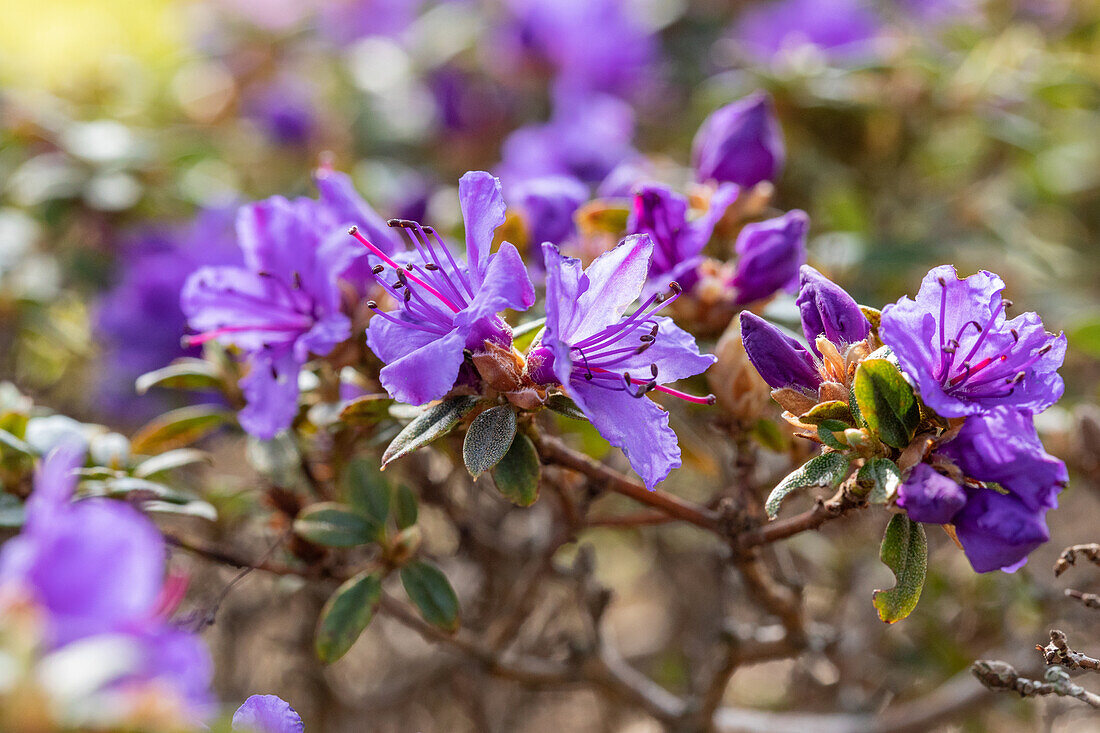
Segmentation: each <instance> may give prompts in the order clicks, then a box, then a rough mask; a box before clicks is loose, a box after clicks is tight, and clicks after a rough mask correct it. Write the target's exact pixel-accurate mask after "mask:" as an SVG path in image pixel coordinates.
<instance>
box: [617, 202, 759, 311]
mask: <svg viewBox="0 0 1100 733" xmlns="http://www.w3.org/2000/svg"><path fill="white" fill-rule="evenodd" d="M739 192H740V189H739V188H738V187H737V186H735V185H733V184H732V183H728V184H724V185H722V186H720V187H719V188H718V190H717V191H716V192H715V193H714V195H713V196H712V197H711V200H710V207H709V208H708V209H707V211H706V213H704V214H703V215H701V216H698V217H696V218H693V219H691V220H689V219H688V200H687V199H686V198H684V197H683V196H680V195H679V194H676V193H673V192H672V191H671V190H670V189H669V188H667V187H665V186H657V185H647V186H642V187H641V188H640V189H638V191H637V192H636V193H635V195H634V206H633V207H632V208H631V211H630V218H629V220H628V221H627V225H626V231H627V233H628V234H648V235H649V237H650V239H652V240H653V245H654V246H653V259H652V260H651V261H650V265H649V279H650V287H651V288H655V289H656V290H664V289H665V288H666V287H668V283H669V282H670V281H672V280H675V281H676V282H678V283H679V284H680V285H681V286H682V287H683V288H685V289H686V290H691V289H692V288H693V287H695V283H696V282H698V280H699V275H698V273H697V268H698V266H699V263H700V262H702V253H703V248H704V247H706V245H707V242H708V241H710V236H711V234H713V233H714V227H715V225H717V224H718V222H719V221H720V220H721V219H722V215H723V214H725V213H726V209H727V208H729V205H730V204H732V203H733V202H734V201H735V200H736V199H737V196H738V194H739Z"/></svg>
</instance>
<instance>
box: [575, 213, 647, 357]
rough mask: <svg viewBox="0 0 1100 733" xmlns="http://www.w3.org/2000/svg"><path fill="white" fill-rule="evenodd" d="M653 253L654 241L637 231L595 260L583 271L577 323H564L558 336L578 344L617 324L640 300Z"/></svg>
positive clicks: (577, 308)
mask: <svg viewBox="0 0 1100 733" xmlns="http://www.w3.org/2000/svg"><path fill="white" fill-rule="evenodd" d="M652 254H653V240H651V239H650V238H649V237H648V236H646V235H645V234H635V235H631V236H629V237H626V238H625V239H623V241H622V242H620V243H619V244H618V245H616V246H615V247H614V249H611V250H609V251H607V252H604V253H603V254H602V255H600V256H599V257H597V258H596V259H595V260H593V262H592V264H590V265H589V266H588V267H586V268H585V270H584V277H583V278H582V280H581V292H580V297H579V298H577V307H576V311H575V314H576V317H575V318H574V322H572V323H570V324H568V326H564V327H563V331H564V333H562V334H559V337H561V338H564V339H567V340H569V341H570V342H572V343H576V342H577V341H580V340H581V339H584V338H587V337H588V336H591V335H592V334H594V333H596V332H597V331H599V330H600V329H602V328H605V327H606V326H610V325H611V324H613V323H617V322H618V320H619V319H620V318H621V317H622V315H623V313H624V312H625V311H626V309H627V308H628V307H629V306H630V304H631V303H633V302H634V301H635V300H637V299H638V294H639V293H641V291H642V286H643V285H645V281H646V276H647V275H648V273H649V260H650V257H651V256H652ZM586 282H587V287H585V283H586Z"/></svg>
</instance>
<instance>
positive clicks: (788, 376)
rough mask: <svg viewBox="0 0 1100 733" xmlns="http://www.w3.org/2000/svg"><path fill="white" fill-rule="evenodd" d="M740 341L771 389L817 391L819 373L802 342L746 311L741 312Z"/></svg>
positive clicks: (811, 355)
mask: <svg viewBox="0 0 1100 733" xmlns="http://www.w3.org/2000/svg"><path fill="white" fill-rule="evenodd" d="M741 341H742V343H744V345H745V353H746V354H748V357H749V361H751V362H752V365H753V366H754V367H756V371H758V372H759V373H760V376H761V377H763V378H764V381H765V382H767V383H768V384H769V385H770V386H771V387H772V388H773V389H782V388H784V387H794V388H796V389H804V390H810V391H813V392H815V393H816V392H817V388H818V385H820V384H821V375H820V374H819V373H818V371H817V366H816V365H815V363H814V357H813V354H811V353H810V352H809V351H807V350H806V347H804V346H803V345H802V344H800V343H798V342H797V341H795V340H794V339H793V338H791V337H790V336H787V335H786V334H784V333H783V332H782V331H780V330H779V329H778V328H776V327H775V326H773V325H772V324H770V323H768V322H767V321H765V320H764V319H763V318H761V317H760V316H757V315H755V314H753V313H750V312H748V311H743V312H742V313H741Z"/></svg>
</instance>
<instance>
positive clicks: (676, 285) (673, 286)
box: [668, 280, 684, 295]
mask: <svg viewBox="0 0 1100 733" xmlns="http://www.w3.org/2000/svg"><path fill="white" fill-rule="evenodd" d="M668 289H669V290H671V291H672V292H674V293H676V294H677V295H679V294H680V293H682V292H684V289H683V288H682V287H680V283H678V282H676V281H675V280H673V281H672V282H670V283H669V284H668Z"/></svg>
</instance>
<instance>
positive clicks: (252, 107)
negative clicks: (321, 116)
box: [243, 79, 316, 146]
mask: <svg viewBox="0 0 1100 733" xmlns="http://www.w3.org/2000/svg"><path fill="white" fill-rule="evenodd" d="M243 106H244V112H245V114H246V115H247V116H248V117H250V118H251V119H253V120H255V122H256V123H257V124H258V125H259V126H260V127H261V128H262V129H263V131H264V132H265V133H267V135H268V137H270V138H271V140H273V141H274V142H276V143H278V144H280V145H291V146H293V145H305V144H306V143H308V142H309V139H310V137H311V136H312V135H313V130H314V127H315V126H316V120H315V119H314V100H313V96H312V94H311V93H310V88H309V87H308V86H307V85H305V84H304V83H302V82H298V81H295V80H290V79H277V80H274V81H271V82H268V83H266V84H264V85H262V86H260V87H258V88H252V89H249V90H248V92H247V95H246V98H245V101H244V105H243Z"/></svg>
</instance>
